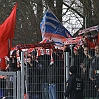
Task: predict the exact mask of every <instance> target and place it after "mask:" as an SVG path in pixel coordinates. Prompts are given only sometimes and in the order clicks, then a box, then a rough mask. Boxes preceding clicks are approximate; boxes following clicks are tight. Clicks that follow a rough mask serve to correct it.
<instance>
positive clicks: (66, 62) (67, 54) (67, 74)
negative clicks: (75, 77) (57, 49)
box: [64, 52, 69, 99]
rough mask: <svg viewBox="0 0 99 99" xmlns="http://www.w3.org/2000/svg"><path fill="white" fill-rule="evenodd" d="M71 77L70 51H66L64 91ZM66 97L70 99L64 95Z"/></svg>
mask: <svg viewBox="0 0 99 99" xmlns="http://www.w3.org/2000/svg"><path fill="white" fill-rule="evenodd" d="M68 77H69V52H64V93H65V90H66V81H67V80H68ZM64 99H68V98H66V97H65V96H64Z"/></svg>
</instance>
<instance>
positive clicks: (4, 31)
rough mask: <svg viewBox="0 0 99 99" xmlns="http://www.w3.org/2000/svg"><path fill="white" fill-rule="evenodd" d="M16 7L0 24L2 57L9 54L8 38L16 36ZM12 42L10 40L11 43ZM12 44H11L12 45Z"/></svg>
mask: <svg viewBox="0 0 99 99" xmlns="http://www.w3.org/2000/svg"><path fill="white" fill-rule="evenodd" d="M16 9H17V4H16V5H15V6H14V8H13V10H12V12H11V14H10V15H9V17H8V18H7V19H6V20H5V21H4V22H3V23H2V24H1V25H0V58H2V57H4V56H6V55H7V54H8V40H10V39H13V38H14V30H15V25H16ZM11 43H12V42H10V44H11ZM11 46H12V44H11V45H10V47H11Z"/></svg>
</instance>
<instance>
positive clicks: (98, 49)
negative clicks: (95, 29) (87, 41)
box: [95, 46, 99, 55]
mask: <svg viewBox="0 0 99 99" xmlns="http://www.w3.org/2000/svg"><path fill="white" fill-rule="evenodd" d="M95 54H97V55H99V46H96V47H95Z"/></svg>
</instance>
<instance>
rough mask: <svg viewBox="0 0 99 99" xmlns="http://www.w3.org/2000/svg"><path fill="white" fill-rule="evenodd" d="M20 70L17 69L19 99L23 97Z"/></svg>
mask: <svg viewBox="0 0 99 99" xmlns="http://www.w3.org/2000/svg"><path fill="white" fill-rule="evenodd" d="M20 80H21V79H20V71H17V99H21V91H20V90H21V86H20V85H21V83H20V82H21V81H20Z"/></svg>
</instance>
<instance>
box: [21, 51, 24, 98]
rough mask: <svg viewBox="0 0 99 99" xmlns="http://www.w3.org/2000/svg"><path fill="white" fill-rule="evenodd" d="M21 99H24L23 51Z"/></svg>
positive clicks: (22, 55)
mask: <svg viewBox="0 0 99 99" xmlns="http://www.w3.org/2000/svg"><path fill="white" fill-rule="evenodd" d="M21 99H24V52H21Z"/></svg>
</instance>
